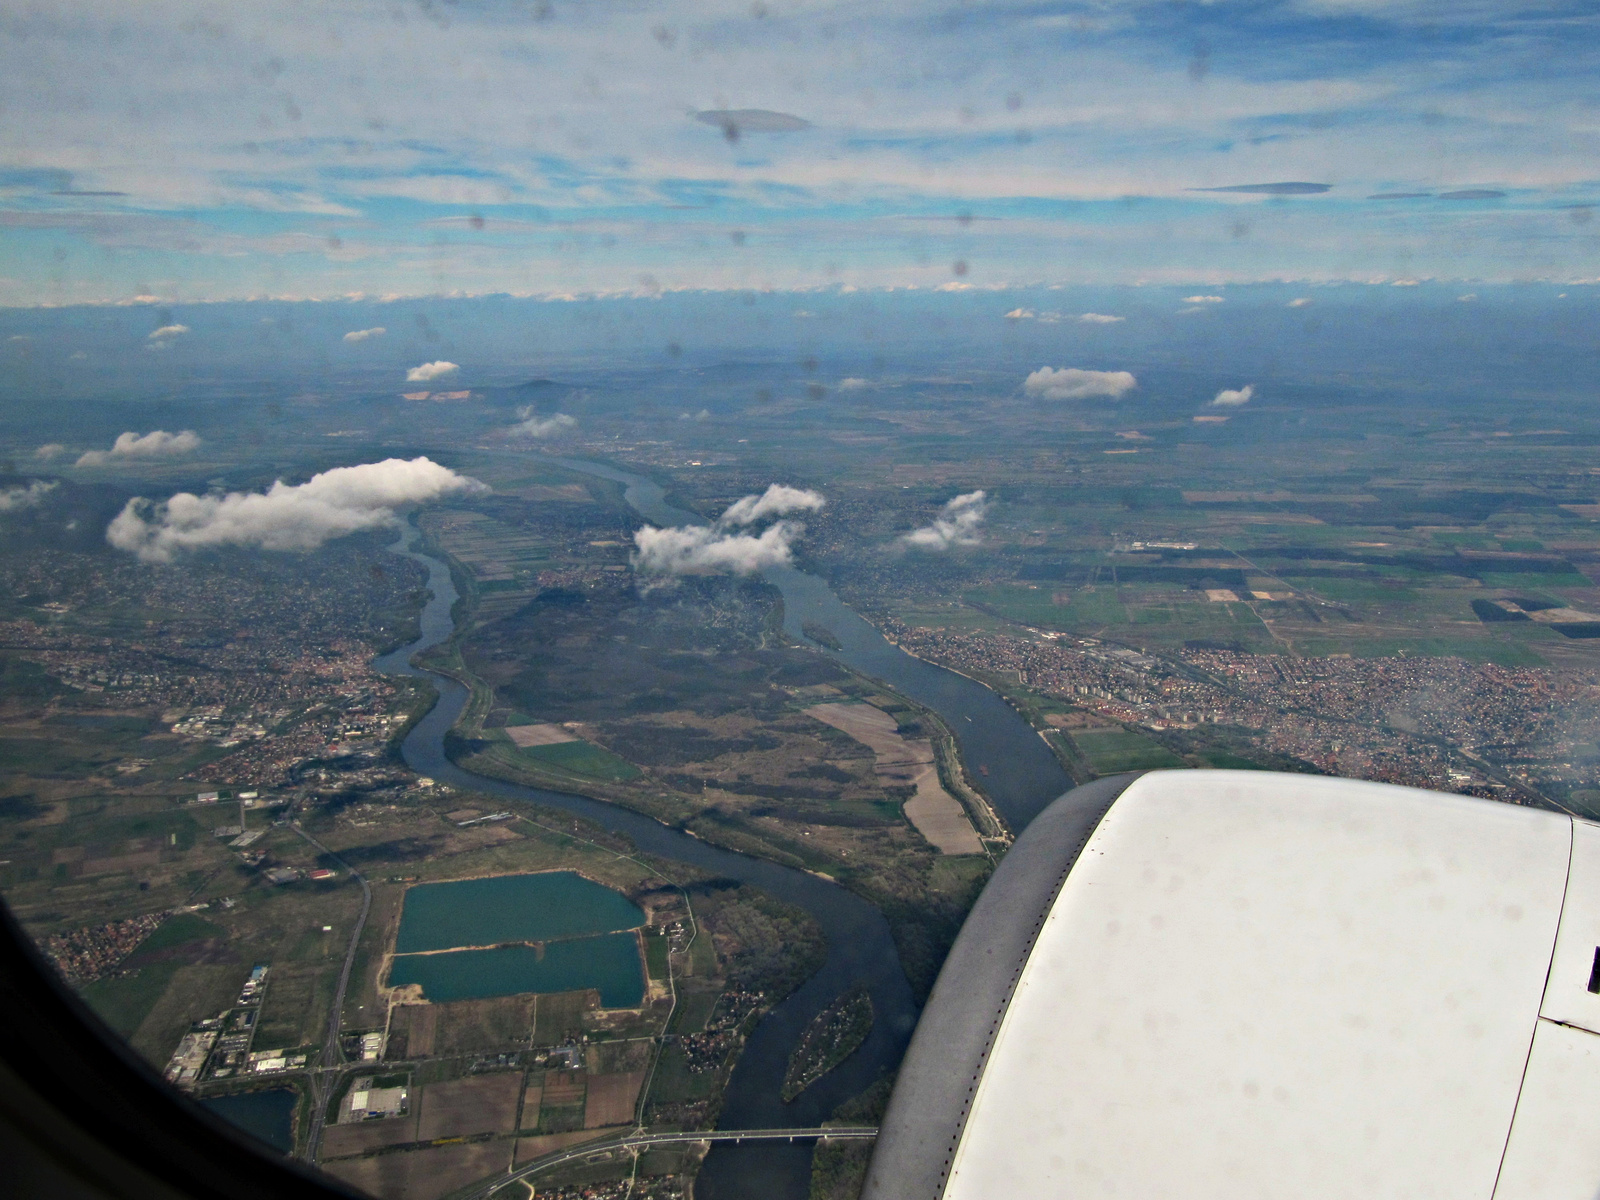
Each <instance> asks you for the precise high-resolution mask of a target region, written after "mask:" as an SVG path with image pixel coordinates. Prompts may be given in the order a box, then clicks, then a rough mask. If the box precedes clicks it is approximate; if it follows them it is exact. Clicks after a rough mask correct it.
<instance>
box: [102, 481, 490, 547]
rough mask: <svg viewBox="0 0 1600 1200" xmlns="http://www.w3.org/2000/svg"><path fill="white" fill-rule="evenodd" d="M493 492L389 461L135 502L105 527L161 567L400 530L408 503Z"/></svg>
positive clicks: (117, 541) (116, 541) (111, 538)
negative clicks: (191, 558) (226, 550)
mask: <svg viewBox="0 0 1600 1200" xmlns="http://www.w3.org/2000/svg"><path fill="white" fill-rule="evenodd" d="M488 490H489V489H488V488H487V487H486V486H485V485H483V484H482V483H479V482H478V481H477V480H476V479H472V478H470V477H469V476H466V475H460V474H457V473H456V472H455V471H452V470H451V469H450V468H449V467H444V466H440V465H439V464H438V463H436V462H434V461H432V460H431V459H428V458H413V459H410V460H406V459H401V458H389V459H385V460H384V461H382V462H375V463H362V464H361V465H359V466H354V467H334V468H333V469H332V470H329V471H323V472H321V473H320V474H317V475H313V476H312V477H311V478H310V479H308V480H306V482H305V483H300V484H292V485H291V484H287V483H284V482H283V481H282V480H281V479H280V480H279V481H278V482H277V483H274V484H273V485H272V486H271V487H270V488H268V489H267V490H266V491H265V492H228V493H227V494H226V495H208V496H196V495H194V494H192V493H190V492H179V493H178V494H177V495H176V496H173V497H171V498H170V499H168V500H166V501H164V502H160V503H157V502H154V501H150V500H146V499H145V498H144V497H142V496H136V497H134V498H133V499H132V500H130V501H128V504H127V507H125V508H124V509H123V510H122V512H121V513H119V514H118V516H117V518H116V519H115V520H114V521H112V522H111V524H110V525H109V526H108V527H107V528H106V541H108V542H110V543H111V544H112V545H113V546H115V547H116V548H117V549H118V550H126V551H128V552H129V553H130V554H136V555H138V557H139V558H141V559H143V560H144V561H145V562H161V563H165V562H172V561H173V560H174V559H176V558H177V557H178V556H179V555H180V554H181V553H183V552H184V551H189V550H202V549H206V548H208V547H214V546H254V547H259V548H260V549H263V550H314V549H316V548H317V547H318V546H320V545H322V544H323V543H324V542H327V541H330V540H332V539H333V538H337V537H343V536H345V535H346V534H350V533H357V532H359V531H360V530H363V529H377V528H379V527H381V526H385V525H395V524H397V523H398V522H399V520H400V518H399V517H398V516H397V515H396V512H397V510H398V509H401V508H404V507H407V506H409V505H414V504H425V503H427V502H429V501H432V500H438V499H440V498H442V497H444V496H453V495H462V494H465V495H472V494H477V493H483V492H487V491H488Z"/></svg>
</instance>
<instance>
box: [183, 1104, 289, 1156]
mask: <svg viewBox="0 0 1600 1200" xmlns="http://www.w3.org/2000/svg"><path fill="white" fill-rule="evenodd" d="M200 1103H201V1104H203V1105H205V1106H206V1107H207V1108H209V1109H210V1110H211V1111H212V1112H214V1113H216V1114H217V1116H219V1117H221V1118H222V1119H223V1120H225V1121H227V1122H228V1123H229V1124H230V1125H237V1126H238V1127H239V1128H240V1129H242V1130H244V1131H245V1132H246V1133H248V1134H251V1135H252V1136H254V1137H257V1138H259V1139H260V1140H261V1141H263V1142H265V1143H266V1144H267V1145H269V1146H271V1147H272V1148H273V1149H274V1150H281V1151H282V1152H283V1153H285V1154H288V1153H289V1152H290V1151H291V1150H293V1149H294V1110H295V1106H296V1105H297V1104H299V1103H300V1095H299V1093H298V1092H295V1091H292V1090H291V1089H289V1088H273V1089H272V1090H271V1091H267V1092H239V1093H237V1094H235V1095H232V1096H212V1097H210V1098H209V1099H205V1100H202V1101H200Z"/></svg>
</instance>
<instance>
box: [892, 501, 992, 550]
mask: <svg viewBox="0 0 1600 1200" xmlns="http://www.w3.org/2000/svg"><path fill="white" fill-rule="evenodd" d="M988 511H989V502H988V500H987V499H986V498H985V494H984V492H983V491H982V490H981V489H980V490H978V491H976V492H965V493H963V494H962V495H959V496H957V497H956V498H955V499H953V500H949V501H947V502H946V503H945V506H944V508H943V509H942V510H941V511H940V513H939V515H938V516H937V517H935V518H934V520H933V523H932V524H931V525H924V526H923V527H922V528H921V529H913V530H912V531H911V532H910V533H908V534H906V535H905V536H904V537H902V538H901V539H900V540H901V541H902V542H904V543H905V544H906V545H907V546H913V547H915V548H917V549H919V550H948V549H950V547H951V546H976V545H977V544H978V543H979V542H981V541H982V540H983V534H982V533H981V532H980V529H979V527H980V526H981V525H982V524H983V518H984V516H985V515H987V513H988Z"/></svg>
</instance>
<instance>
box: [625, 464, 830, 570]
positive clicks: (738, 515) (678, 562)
mask: <svg viewBox="0 0 1600 1200" xmlns="http://www.w3.org/2000/svg"><path fill="white" fill-rule="evenodd" d="M826 503H827V501H826V500H825V499H824V497H823V495H822V494H821V493H820V492H814V491H811V490H809V489H806V488H796V487H790V486H789V485H787V484H782V483H774V484H771V485H770V486H769V487H768V488H767V490H766V491H765V492H763V493H761V494H760V495H749V496H742V497H740V498H739V499H738V500H735V501H734V502H733V503H732V504H730V505H729V506H728V507H727V509H726V510H724V511H723V514H722V515H721V516H720V517H718V518H717V520H716V521H715V522H714V523H713V524H710V525H675V526H670V527H668V528H666V529H658V528H656V527H655V526H653V525H646V526H645V527H644V528H642V529H640V530H639V531H638V532H636V533H635V534H634V535H633V541H634V546H635V547H636V549H635V551H634V554H633V559H632V561H633V568H634V570H635V571H636V572H638V573H639V574H640V575H643V576H647V577H649V576H654V577H657V578H668V579H670V578H671V577H674V576H679V575H696V574H698V575H721V574H733V575H750V574H753V573H754V572H756V571H761V570H765V569H766V568H768V567H776V566H782V565H784V564H786V563H789V562H791V561H793V558H794V543H795V541H796V540H797V539H798V538H799V537H800V535H801V534H803V533H804V532H805V526H804V525H803V524H801V523H800V522H798V521H787V520H781V519H780V520H777V521H775V522H774V523H773V524H771V525H769V526H767V528H766V529H763V530H762V531H761V532H760V533H750V532H744V531H745V530H746V529H748V527H749V526H752V525H756V524H759V523H760V522H762V521H765V520H769V519H771V518H773V517H778V518H782V517H786V516H788V515H789V514H790V513H796V512H815V511H816V510H818V509H820V508H822V507H823V505H824V504H826Z"/></svg>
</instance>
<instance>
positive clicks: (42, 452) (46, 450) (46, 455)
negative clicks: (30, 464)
mask: <svg viewBox="0 0 1600 1200" xmlns="http://www.w3.org/2000/svg"><path fill="white" fill-rule="evenodd" d="M66 452H67V448H66V447H65V446H63V445H62V444H61V443H60V442H46V443H45V444H44V445H42V446H40V447H39V448H38V449H37V450H35V451H34V452H33V456H34V457H35V458H37V459H38V460H39V461H40V462H50V461H51V460H52V459H57V458H60V457H61V456H62V455H63V454H65V453H66Z"/></svg>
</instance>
